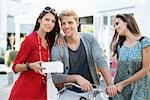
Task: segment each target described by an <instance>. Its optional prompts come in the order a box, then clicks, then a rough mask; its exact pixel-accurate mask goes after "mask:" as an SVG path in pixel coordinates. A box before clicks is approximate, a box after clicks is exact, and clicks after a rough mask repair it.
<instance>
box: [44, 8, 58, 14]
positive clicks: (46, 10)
mask: <svg viewBox="0 0 150 100" xmlns="http://www.w3.org/2000/svg"><path fill="white" fill-rule="evenodd" d="M43 11H45V12H52V13H54V14H57V12H56V10H55V9H54V8H51V7H45V8H44V10H43Z"/></svg>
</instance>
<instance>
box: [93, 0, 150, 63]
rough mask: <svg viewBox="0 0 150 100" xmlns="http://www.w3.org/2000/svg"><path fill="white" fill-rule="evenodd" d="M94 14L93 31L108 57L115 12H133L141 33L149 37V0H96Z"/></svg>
mask: <svg viewBox="0 0 150 100" xmlns="http://www.w3.org/2000/svg"><path fill="white" fill-rule="evenodd" d="M95 4H96V10H97V11H96V14H95V15H94V33H95V36H96V37H97V38H98V40H99V42H100V44H101V46H102V48H103V49H106V55H107V57H108V62H109V59H110V51H109V50H110V42H111V38H112V35H113V34H114V31H113V25H112V21H113V16H115V15H116V14H123V13H126V14H133V15H134V17H135V19H136V21H137V23H138V25H139V28H140V30H141V33H142V34H143V35H146V36H149V37H150V28H149V27H150V0H105V2H104V1H103V0H96V1H95Z"/></svg>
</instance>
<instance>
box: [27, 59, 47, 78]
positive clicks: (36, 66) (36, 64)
mask: <svg viewBox="0 0 150 100" xmlns="http://www.w3.org/2000/svg"><path fill="white" fill-rule="evenodd" d="M41 63H42V61H37V62H34V63H30V64H29V66H30V68H31V69H32V70H34V71H35V72H36V73H39V74H41V75H44V76H46V74H45V73H43V72H42V70H43V68H42V66H41Z"/></svg>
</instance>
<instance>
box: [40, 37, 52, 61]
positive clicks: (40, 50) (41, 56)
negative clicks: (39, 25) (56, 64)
mask: <svg viewBox="0 0 150 100" xmlns="http://www.w3.org/2000/svg"><path fill="white" fill-rule="evenodd" d="M38 49H39V57H40V61H42V41H41V38H40V37H38ZM47 53H48V58H47V60H48V61H50V54H49V47H48V48H47Z"/></svg>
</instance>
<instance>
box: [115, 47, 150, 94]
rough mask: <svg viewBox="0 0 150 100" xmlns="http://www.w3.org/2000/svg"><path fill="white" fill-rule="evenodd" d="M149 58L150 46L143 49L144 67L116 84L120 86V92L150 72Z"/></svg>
mask: <svg viewBox="0 0 150 100" xmlns="http://www.w3.org/2000/svg"><path fill="white" fill-rule="evenodd" d="M149 59H150V46H148V47H146V48H144V49H143V59H142V69H141V70H139V71H138V72H136V73H135V74H134V75H132V76H131V77H129V78H128V79H126V80H124V81H121V82H120V83H117V84H116V86H117V88H118V92H121V91H122V90H123V88H124V87H125V86H127V85H129V84H131V83H134V82H136V81H138V80H140V79H141V78H143V77H144V76H146V75H148V74H149V73H148V72H149V69H150V61H149Z"/></svg>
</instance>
